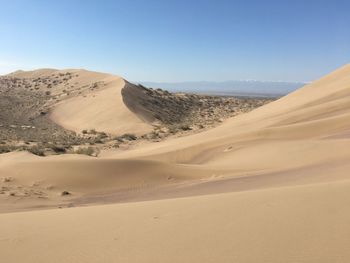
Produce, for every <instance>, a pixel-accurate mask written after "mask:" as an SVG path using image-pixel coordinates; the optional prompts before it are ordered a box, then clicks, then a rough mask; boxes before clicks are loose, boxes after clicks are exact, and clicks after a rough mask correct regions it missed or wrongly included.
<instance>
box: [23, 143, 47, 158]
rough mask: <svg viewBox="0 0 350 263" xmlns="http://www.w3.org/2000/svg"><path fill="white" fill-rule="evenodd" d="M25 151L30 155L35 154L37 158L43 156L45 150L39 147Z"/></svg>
mask: <svg viewBox="0 0 350 263" xmlns="http://www.w3.org/2000/svg"><path fill="white" fill-rule="evenodd" d="M27 150H28V152H30V153H32V154H35V155H38V156H45V149H43V148H42V147H41V146H39V145H36V146H32V147H29V148H28V149H27Z"/></svg>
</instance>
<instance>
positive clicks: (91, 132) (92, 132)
mask: <svg viewBox="0 0 350 263" xmlns="http://www.w3.org/2000/svg"><path fill="white" fill-rule="evenodd" d="M89 133H90V134H97V131H96V130H95V129H91V130H90V131H89Z"/></svg>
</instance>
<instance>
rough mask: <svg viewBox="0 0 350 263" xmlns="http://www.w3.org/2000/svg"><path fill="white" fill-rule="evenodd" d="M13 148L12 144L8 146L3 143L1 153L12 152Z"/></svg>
mask: <svg viewBox="0 0 350 263" xmlns="http://www.w3.org/2000/svg"><path fill="white" fill-rule="evenodd" d="M12 150H13V149H12V147H10V146H7V145H1V146H0V154H1V153H8V152H11V151H12Z"/></svg>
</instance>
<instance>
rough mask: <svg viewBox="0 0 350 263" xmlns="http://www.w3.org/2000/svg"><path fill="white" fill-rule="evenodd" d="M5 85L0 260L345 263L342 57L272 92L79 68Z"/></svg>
mask: <svg viewBox="0 0 350 263" xmlns="http://www.w3.org/2000/svg"><path fill="white" fill-rule="evenodd" d="M54 81H55V82H54ZM0 92H1V93H0V103H1V105H2V106H1V108H2V110H1V113H0V124H1V126H0V140H1V144H0V147H1V148H0V149H2V150H1V151H2V152H3V153H2V154H1V155H0V177H1V181H0V187H1V189H0V234H1V235H0V252H1V261H4V262H241V263H246V262H276V263H277V262H315V263H316V262H317V263H320V262H325V263H326V262H327V263H328V262H349V261H350V252H349V249H348V247H349V245H350V227H349V224H348V222H349V220H350V210H349V209H348V202H347V200H349V198H350V177H349V171H350V162H349V160H350V140H349V138H350V137H349V136H350V109H349V98H350V65H345V66H344V67H342V68H340V69H338V70H336V71H334V72H332V73H330V74H329V75H326V76H325V77H323V78H321V79H319V80H317V81H315V82H313V83H311V84H308V85H306V86H304V87H303V88H301V89H299V90H297V91H295V92H293V93H291V94H288V95H287V96H285V97H282V98H279V99H277V100H274V101H272V100H268V99H258V98H253V99H252V98H250V99H249V98H233V97H215V96H204V95H195V94H172V93H169V92H167V91H164V90H155V89H150V88H147V87H143V86H142V85H136V84H132V83H130V82H128V81H127V80H124V79H122V78H121V77H117V76H114V75H109V74H103V73H96V72H89V71H85V70H63V71H62V70H61V71H57V70H51V69H46V70H38V71H32V72H22V71H21V72H15V73H13V74H10V75H6V76H2V77H1V78H0Z"/></svg>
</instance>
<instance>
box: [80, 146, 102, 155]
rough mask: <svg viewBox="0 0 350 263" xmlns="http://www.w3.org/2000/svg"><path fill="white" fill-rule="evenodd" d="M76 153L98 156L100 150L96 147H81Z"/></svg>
mask: <svg viewBox="0 0 350 263" xmlns="http://www.w3.org/2000/svg"><path fill="white" fill-rule="evenodd" d="M75 153H76V154H85V155H88V156H98V154H99V151H98V150H97V149H96V148H94V147H91V146H89V147H79V148H78V149H77V150H75Z"/></svg>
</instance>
